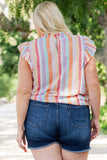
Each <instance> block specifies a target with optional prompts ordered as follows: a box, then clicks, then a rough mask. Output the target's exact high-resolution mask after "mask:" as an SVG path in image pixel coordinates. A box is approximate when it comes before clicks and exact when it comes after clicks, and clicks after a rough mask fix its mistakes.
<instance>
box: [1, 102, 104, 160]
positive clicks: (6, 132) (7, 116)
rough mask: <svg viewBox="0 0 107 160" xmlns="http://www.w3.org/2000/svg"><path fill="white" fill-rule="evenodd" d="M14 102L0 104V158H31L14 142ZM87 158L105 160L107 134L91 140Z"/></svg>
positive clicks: (6, 159)
mask: <svg viewBox="0 0 107 160" xmlns="http://www.w3.org/2000/svg"><path fill="white" fill-rule="evenodd" d="M16 131H17V130H16V106H15V103H10V104H5V105H0V160H22V159H23V160H33V157H32V154H31V152H30V150H28V152H27V153H26V152H24V151H23V150H21V149H20V148H19V147H18V145H17V142H16ZM91 148H92V149H91V150H90V153H89V158H88V160H107V135H99V136H98V137H97V138H96V139H95V140H93V141H92V142H91Z"/></svg>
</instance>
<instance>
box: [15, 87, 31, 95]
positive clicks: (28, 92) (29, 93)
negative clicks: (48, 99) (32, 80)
mask: <svg viewBox="0 0 107 160" xmlns="http://www.w3.org/2000/svg"><path fill="white" fill-rule="evenodd" d="M16 94H17V95H23V96H25V95H31V91H29V90H23V89H17V92H16Z"/></svg>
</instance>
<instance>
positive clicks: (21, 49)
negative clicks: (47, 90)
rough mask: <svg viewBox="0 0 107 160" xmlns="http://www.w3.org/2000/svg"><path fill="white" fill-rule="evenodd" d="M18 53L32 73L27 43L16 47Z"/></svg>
mask: <svg viewBox="0 0 107 160" xmlns="http://www.w3.org/2000/svg"><path fill="white" fill-rule="evenodd" d="M17 48H18V50H19V52H20V53H21V55H22V57H23V58H24V59H25V61H26V62H27V63H28V64H29V66H30V68H31V71H32V72H33V66H32V62H31V58H30V51H29V42H23V43H21V44H20V45H19V46H17Z"/></svg>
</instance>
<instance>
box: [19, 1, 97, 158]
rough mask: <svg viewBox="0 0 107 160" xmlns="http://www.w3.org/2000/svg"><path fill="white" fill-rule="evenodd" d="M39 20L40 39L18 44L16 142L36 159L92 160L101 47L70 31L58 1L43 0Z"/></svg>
mask: <svg viewBox="0 0 107 160" xmlns="http://www.w3.org/2000/svg"><path fill="white" fill-rule="evenodd" d="M33 20H34V25H35V28H36V31H37V33H38V35H39V38H37V39H34V40H32V41H30V42H24V43H22V44H20V45H19V46H18V49H19V51H20V53H21V56H20V59H19V63H18V75H19V83H18V88H17V96H16V108H17V126H18V127H17V129H18V132H17V138H16V140H17V142H18V144H19V147H20V148H22V149H23V150H24V151H25V152H27V149H26V146H24V145H27V143H28V148H29V149H31V152H32V154H33V157H34V159H36V160H48V159H51V160H86V159H87V157H88V153H89V150H90V141H91V140H92V139H94V138H95V137H96V136H97V135H98V134H99V112H100V86H99V80H98V75H97V70H96V62H95V57H94V54H95V51H96V46H95V44H94V42H93V40H91V39H90V38H88V37H87V36H82V35H73V34H72V33H71V32H70V30H69V29H68V27H67V26H66V24H65V22H64V19H63V16H62V14H61V12H60V10H59V9H58V7H57V5H56V4H55V3H54V2H50V1H45V2H43V3H40V4H39V5H38V6H37V7H36V8H35V10H34V14H33ZM89 106H91V109H92V119H91V120H90V110H89ZM25 137H26V138H25ZM26 140H27V143H26Z"/></svg>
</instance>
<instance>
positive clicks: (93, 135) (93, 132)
mask: <svg viewBox="0 0 107 160" xmlns="http://www.w3.org/2000/svg"><path fill="white" fill-rule="evenodd" d="M98 135H99V129H96V128H94V129H93V128H92V130H91V140H90V141H92V140H93V139H95V138H96V137H97V136H98Z"/></svg>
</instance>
